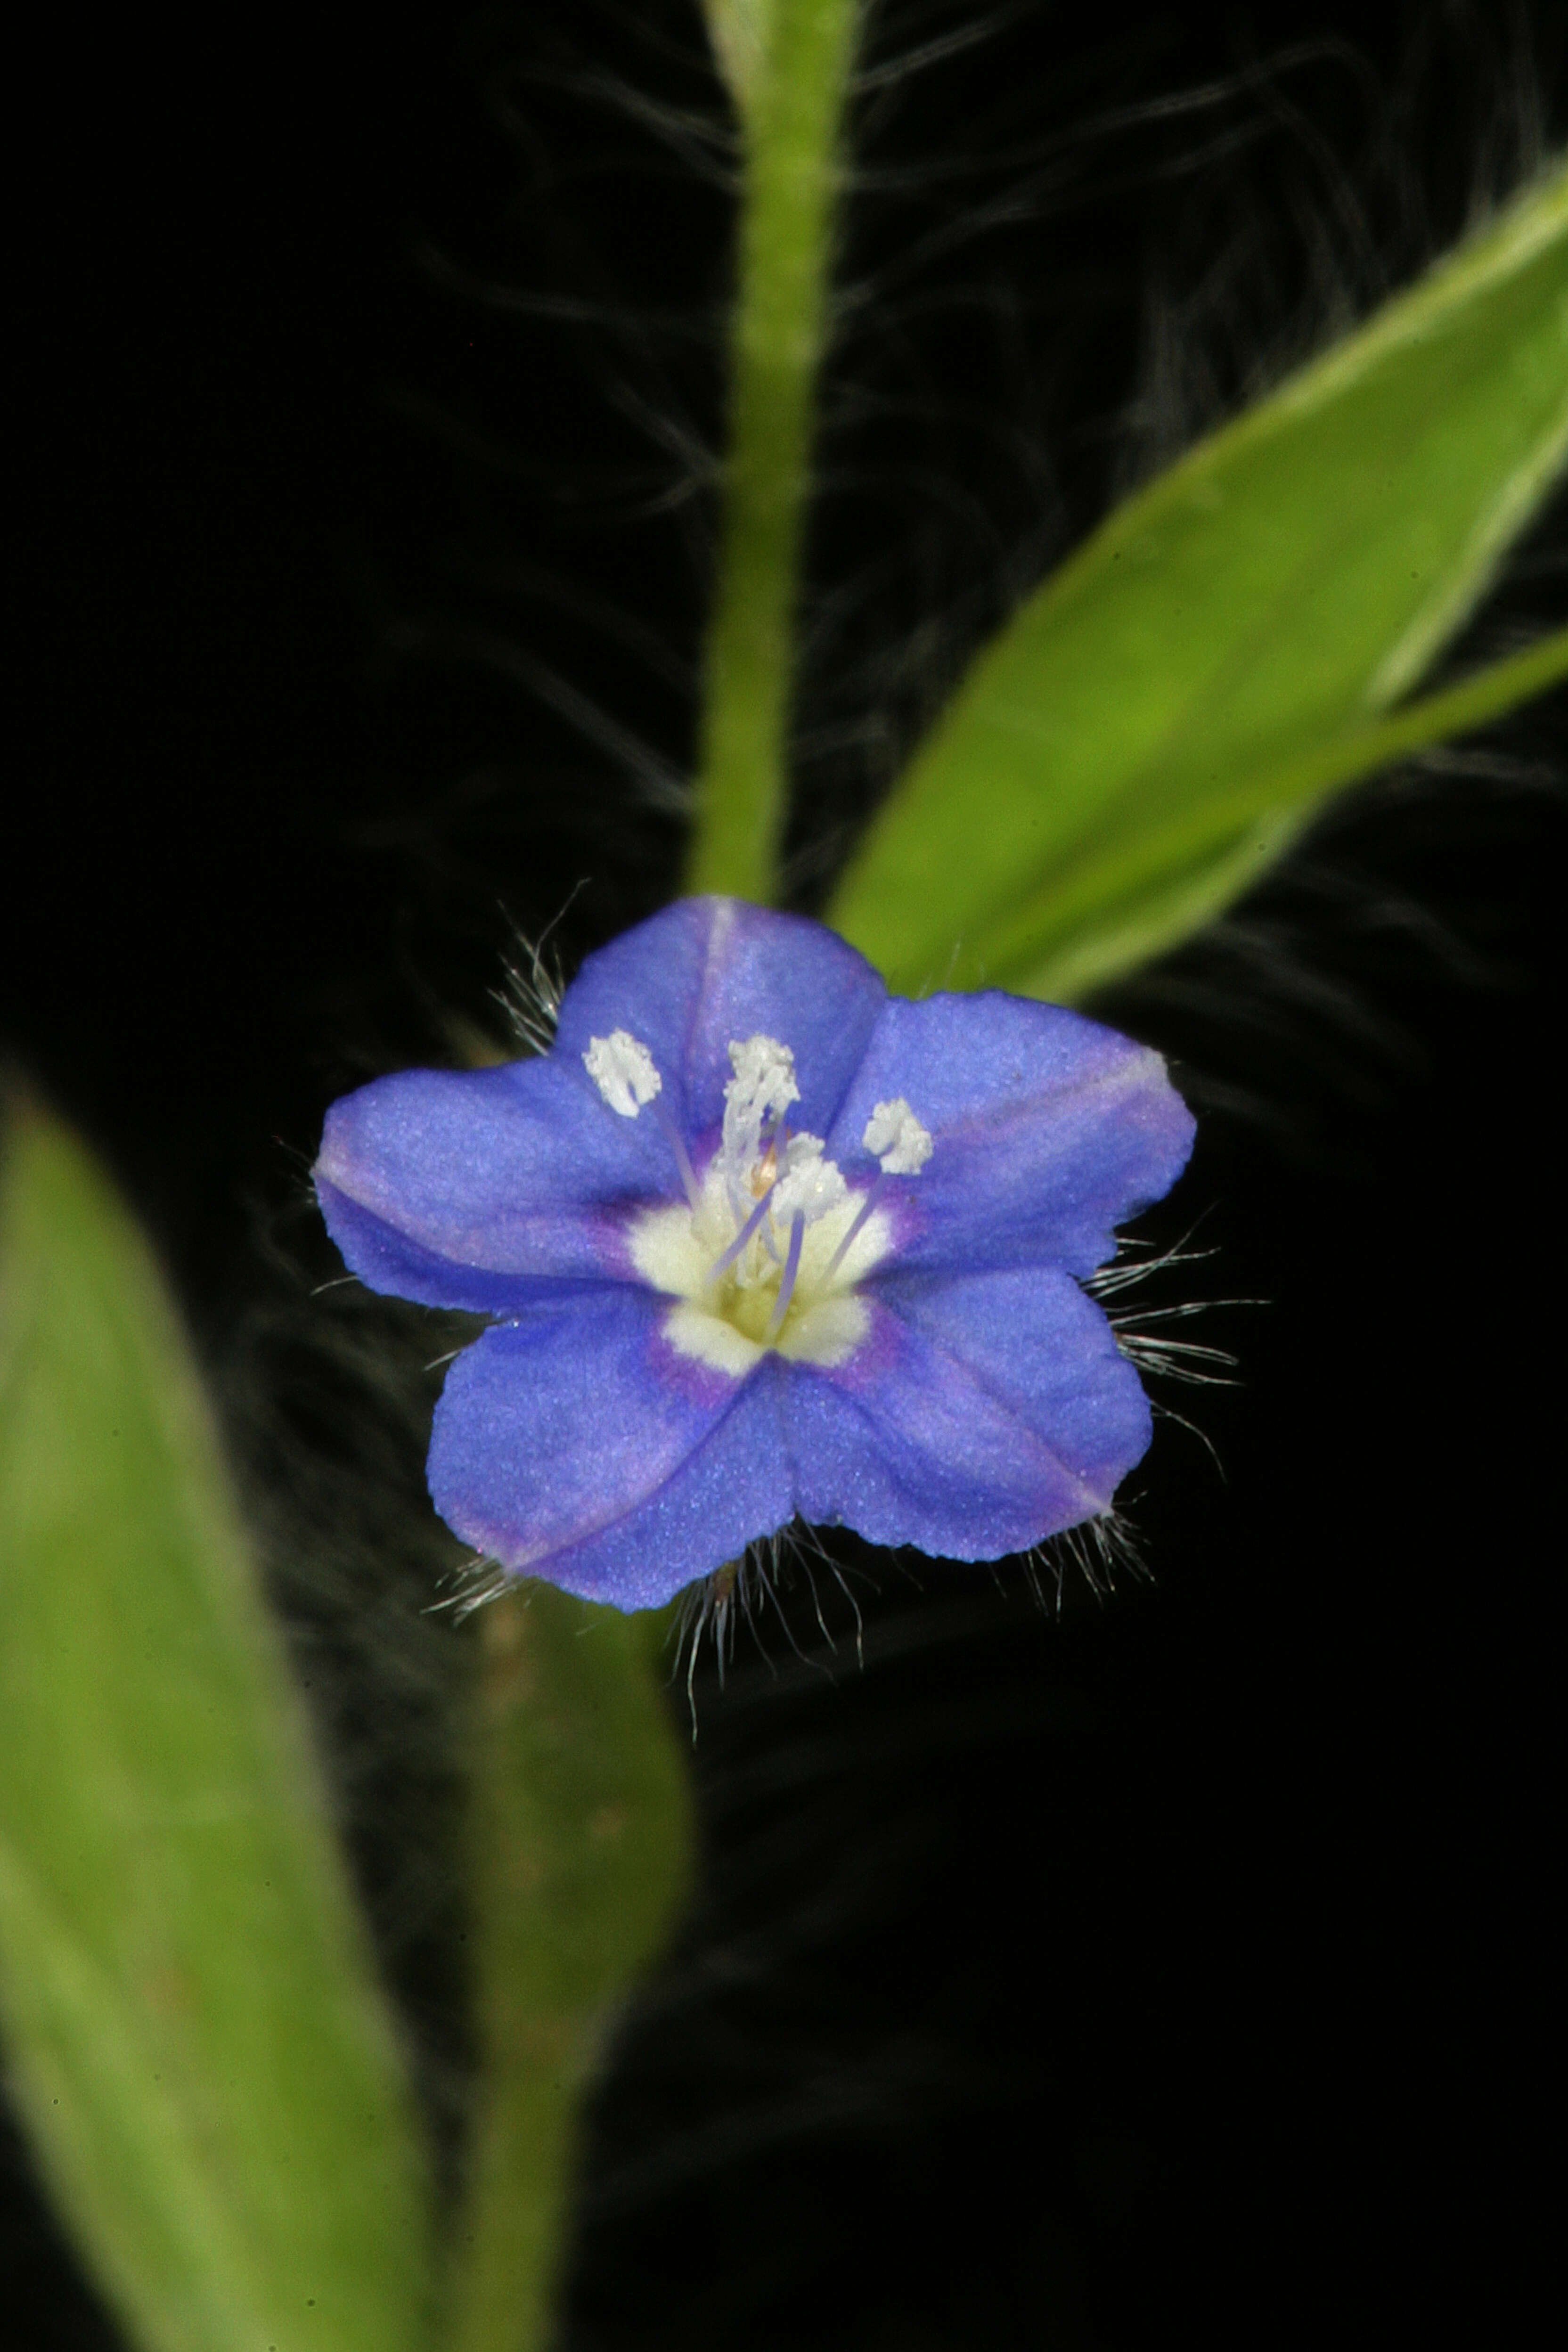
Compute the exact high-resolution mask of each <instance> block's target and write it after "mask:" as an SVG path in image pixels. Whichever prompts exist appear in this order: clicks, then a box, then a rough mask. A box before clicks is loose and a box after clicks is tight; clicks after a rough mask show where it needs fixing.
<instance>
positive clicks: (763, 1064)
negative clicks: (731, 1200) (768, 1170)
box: [723, 1036, 800, 1176]
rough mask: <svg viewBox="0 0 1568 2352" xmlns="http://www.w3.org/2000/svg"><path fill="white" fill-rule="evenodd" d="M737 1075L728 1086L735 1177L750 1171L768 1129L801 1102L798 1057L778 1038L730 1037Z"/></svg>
mask: <svg viewBox="0 0 1568 2352" xmlns="http://www.w3.org/2000/svg"><path fill="white" fill-rule="evenodd" d="M730 1066H731V1068H732V1069H733V1071H734V1073H735V1075H734V1076H733V1077H732V1078H731V1080H730V1082H729V1084H728V1085H727V1086H726V1087H725V1088H724V1145H723V1153H724V1164H725V1166H726V1167H727V1168H728V1169H730V1170H731V1171H733V1172H734V1173H735V1174H736V1175H738V1176H739V1175H742V1174H744V1173H745V1172H746V1171H749V1169H750V1167H751V1164H752V1160H754V1159H755V1158H756V1156H757V1153H758V1150H760V1148H761V1145H762V1137H763V1128H764V1127H765V1126H766V1125H767V1124H768V1123H769V1122H770V1121H772V1120H777V1119H780V1118H783V1117H784V1113H785V1111H786V1110H787V1109H788V1108H789V1107H790V1105H791V1103H793V1102H798V1101H799V1100H800V1088H799V1087H797V1086H796V1084H795V1055H793V1054H792V1053H791V1052H790V1049H789V1047H788V1046H787V1045H780V1044H779V1042H778V1039H777V1038H776V1037H763V1036H756V1037H748V1038H746V1039H745V1040H744V1041H743V1042H737V1041H736V1040H734V1039H731V1045H730Z"/></svg>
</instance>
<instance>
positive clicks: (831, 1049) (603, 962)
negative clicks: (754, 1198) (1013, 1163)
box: [554, 898, 918, 1142]
mask: <svg viewBox="0 0 1568 2352" xmlns="http://www.w3.org/2000/svg"><path fill="white" fill-rule="evenodd" d="M887 995H888V992H887V990H886V988H885V987H884V986H883V984H882V982H881V980H880V978H879V976H878V974H877V973H876V972H875V971H873V970H872V968H871V966H870V965H869V964H868V962H867V961H866V959H865V958H864V956H861V955H858V954H857V952H856V950H854V949H853V948H851V947H848V946H847V945H846V944H845V942H844V940H841V939H839V938H838V937H837V933H835V932H833V931H829V930H825V929H824V928H823V927H822V925H821V924H820V923H813V922H808V921H807V920H806V919H805V918H804V917H803V916H799V915H780V914H775V913H773V912H772V911H771V910H770V909H769V908H764V907H751V906H747V905H746V904H745V903H744V902H743V901H742V900H741V899H739V898H682V899H680V900H679V901H678V902H677V903H676V904H675V905H674V906H673V907H667V908H664V909H663V911H662V912H661V913H659V914H657V915H654V916H652V917H651V918H650V919H649V920H648V921H647V922H646V923H639V924H638V925H637V929H635V930H631V931H626V932H624V933H623V934H622V936H621V937H620V938H619V939H617V940H612V941H611V942H610V944H609V946H608V947H606V948H601V949H600V950H599V951H598V953H597V954H596V955H591V956H589V957H587V958H586V959H585V960H584V964H583V968H582V970H581V971H580V972H579V973H578V975H577V977H576V979H575V980H574V982H573V983H572V985H571V987H570V988H569V989H568V990H567V992H566V995H565V997H564V999H563V1003H562V1006H561V1021H560V1027H559V1030H558V1033H557V1037H556V1044H555V1049H554V1051H555V1056H556V1057H560V1058H562V1059H564V1060H568V1061H572V1062H575V1061H576V1059H577V1057H578V1056H579V1055H582V1054H584V1053H586V1052H587V1050H588V1047H589V1045H590V1044H591V1042H592V1040H593V1039H594V1038H595V1036H599V1037H607V1036H609V1035H610V1034H611V1033H612V1032H613V1031H615V1030H616V1029H625V1030H626V1031H627V1032H628V1033H629V1034H631V1035H632V1036H634V1037H636V1038H637V1040H638V1042H639V1043H640V1044H642V1045H646V1046H647V1048H648V1050H649V1052H650V1053H651V1054H652V1055H653V1058H654V1061H655V1063H656V1064H657V1066H658V1070H659V1072H660V1074H661V1076H662V1077H663V1079H664V1083H665V1087H666V1089H667V1093H666V1097H665V1098H666V1100H667V1101H668V1104H669V1108H670V1110H671V1112H672V1113H673V1115H674V1117H675V1119H676V1121H677V1124H678V1125H679V1128H680V1129H681V1131H682V1133H683V1134H684V1135H685V1136H686V1137H687V1139H688V1140H689V1141H692V1142H695V1140H696V1139H697V1138H698V1137H700V1136H701V1135H703V1134H705V1133H706V1132H707V1131H708V1130H709V1129H710V1128H715V1127H717V1126H718V1125H719V1122H720V1120H721V1118H722V1117H723V1112H724V1085H725V1081H726V1080H727V1079H728V1078H730V1077H731V1076H732V1072H731V1064H730V1055H729V1046H730V1043H731V1039H734V1040H736V1041H737V1042H739V1041H742V1040H744V1039H745V1038H748V1037H753V1036H756V1035H758V1034H762V1035H764V1036H768V1037H776V1038H778V1039H779V1040H780V1041H781V1042H782V1043H783V1044H784V1045H787V1046H789V1048H790V1049H791V1051H792V1052H793V1054H794V1055H795V1075H796V1077H797V1079H798V1081H799V1085H800V1104H799V1108H798V1115H797V1116H795V1117H792V1119H791V1125H792V1126H799V1127H805V1128H809V1129H811V1130H812V1132H813V1133H814V1134H818V1135H820V1134H822V1133H823V1132H824V1131H825V1130H826V1127H827V1125H828V1123H829V1122H830V1120H831V1119H832V1118H833V1117H834V1115H835V1113H836V1111H837V1108H838V1105H839V1102H840V1101H841V1099H842V1097H843V1095H844V1091H845V1088H846V1087H847V1086H848V1084H849V1082H850V1080H851V1078H852V1077H853V1076H854V1075H855V1071H856V1068H857V1066H858V1063H859V1061H860V1057H861V1055H863V1054H864V1052H865V1050H866V1046H867V1043H868V1040H869V1038H870V1036H871V1034H872V1031H873V1029H874V1028H875V1026H876V1023H877V1018H878V1015H879V1013H881V1011H882V1008H883V1006H884V1005H885V1004H886V1003H887ZM917 1108H918V1106H917ZM645 1123H647V1122H645V1121H640V1120H639V1121H638V1124H639V1125H642V1124H645ZM864 1123H865V1122H864V1121H863V1120H862V1122H861V1124H862V1125H864ZM627 1124H630V1122H629V1121H628V1122H627Z"/></svg>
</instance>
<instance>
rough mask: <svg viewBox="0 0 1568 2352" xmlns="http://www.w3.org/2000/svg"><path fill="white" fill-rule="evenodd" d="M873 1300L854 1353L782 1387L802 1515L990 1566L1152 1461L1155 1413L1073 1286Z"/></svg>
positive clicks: (932, 1284) (1018, 1276)
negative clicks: (869, 1331) (867, 1331)
mask: <svg viewBox="0 0 1568 2352" xmlns="http://www.w3.org/2000/svg"><path fill="white" fill-rule="evenodd" d="M876 1301H877V1318H876V1324H875V1328H874V1331H873V1335H872V1337H871V1339H870V1341H869V1342H868V1346H867V1347H866V1349H864V1350H863V1351H862V1352H861V1353H860V1354H858V1355H857V1356H855V1357H854V1358H852V1359H851V1360H850V1361H849V1362H848V1363H847V1365H845V1366H844V1367H842V1369H840V1370H837V1371H806V1370H803V1371H802V1373H801V1375H800V1377H799V1378H798V1379H796V1380H795V1381H792V1383H791V1386H790V1393H789V1399H788V1405H787V1423H786V1425H787V1430H788V1436H789V1444H790V1450H791V1454H792V1456H793V1459H794V1462H795V1472H796V1477H797V1480H798V1494H799V1505H798V1507H799V1508H800V1510H801V1513H802V1515H803V1516H804V1517H808V1518H812V1519H816V1520H819V1521H833V1520H838V1521H841V1522H842V1523H843V1524H844V1525H846V1526H847V1527H851V1528H855V1529H856V1530H857V1531H858V1533H859V1534H861V1535H863V1536H865V1537H867V1538H868V1539H869V1540H870V1541H871V1542H873V1543H884V1544H912V1545H914V1546H915V1547H916V1548H917V1549H920V1550H921V1551H928V1552H932V1553H937V1554H940V1555H942V1556H944V1557H946V1558H948V1559H1000V1558H1001V1557H1002V1556H1003V1555H1004V1554H1005V1553H1006V1552H1010V1551H1020V1550H1025V1549H1027V1548H1028V1547H1029V1546H1030V1545H1032V1544H1036V1543H1039V1542H1041V1541H1042V1540H1043V1539H1044V1538H1046V1537H1047V1536H1048V1535H1053V1534H1055V1533H1057V1532H1058V1530H1059V1529H1060V1528H1068V1527H1075V1526H1077V1525H1078V1524H1079V1522H1080V1521H1082V1520H1084V1519H1086V1518H1091V1517H1096V1516H1097V1515H1098V1514H1099V1513H1100V1512H1101V1511H1103V1510H1104V1509H1105V1508H1106V1507H1108V1506H1109V1504H1110V1499H1111V1496H1113V1494H1114V1493H1115V1491H1116V1487H1117V1485H1118V1483H1119V1482H1120V1481H1121V1478H1123V1477H1124V1476H1125V1475H1126V1474H1127V1472H1128V1471H1129V1470H1130V1469H1131V1467H1132V1466H1133V1465H1134V1464H1135V1463H1136V1462H1138V1461H1139V1460H1140V1459H1141V1458H1142V1454H1144V1453H1145V1452H1146V1450H1147V1448H1148V1444H1149V1436H1150V1419H1149V1407H1148V1403H1147V1402H1146V1400H1145V1398H1144V1396H1143V1392H1142V1388H1141V1386H1140V1385H1139V1381H1138V1377H1137V1374H1136V1373H1135V1372H1134V1370H1133V1369H1132V1367H1131V1364H1129V1363H1128V1362H1127V1361H1126V1360H1125V1359H1124V1358H1123V1357H1122V1356H1121V1354H1120V1353H1119V1352H1118V1350H1117V1346H1116V1339H1115V1335H1114V1333H1113V1332H1112V1331H1111V1329H1110V1326H1109V1325H1108V1324H1107V1322H1106V1320H1105V1318H1104V1316H1103V1315H1102V1314H1101V1312H1100V1309H1099V1307H1096V1306H1095V1304H1094V1303H1093V1301H1092V1300H1091V1299H1089V1298H1087V1297H1085V1296H1084V1294H1083V1292H1082V1291H1081V1290H1080V1289H1079V1287H1078V1285H1077V1284H1076V1283H1075V1282H1074V1281H1073V1280H1072V1279H1071V1277H1070V1276H1068V1275H1066V1274H1063V1273H1061V1272H1060V1271H1058V1270H1057V1269H1054V1268H1041V1269H1037V1270H1034V1269H1031V1270H1029V1271H1027V1272H994V1273H986V1274H980V1275H975V1276H952V1277H946V1276H921V1277H908V1278H906V1279H905V1280H903V1281H901V1282H889V1283H885V1284H882V1285H880V1286H878V1289H877V1292H876Z"/></svg>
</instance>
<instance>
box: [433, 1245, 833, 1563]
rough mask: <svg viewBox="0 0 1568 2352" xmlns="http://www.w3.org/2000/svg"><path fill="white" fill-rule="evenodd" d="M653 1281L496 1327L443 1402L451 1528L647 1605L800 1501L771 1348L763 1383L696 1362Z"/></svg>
mask: <svg viewBox="0 0 1568 2352" xmlns="http://www.w3.org/2000/svg"><path fill="white" fill-rule="evenodd" d="M668 1311H669V1302H668V1299H666V1298H662V1297H658V1296H657V1295H655V1294H654V1293H652V1292H648V1291H641V1290H635V1289H608V1288H606V1289H605V1290H602V1291H597V1292H588V1293H579V1294H578V1295H577V1296H576V1297H575V1298H574V1299H573V1300H572V1301H570V1302H569V1303H563V1305H562V1306H561V1307H559V1308H551V1309H535V1310H533V1311H532V1312H531V1313H530V1314H528V1315H526V1316H524V1317H523V1318H521V1320H520V1321H519V1322H517V1323H514V1324H507V1325H503V1326H502V1327H501V1328H499V1329H496V1330H492V1331H487V1332H485V1333H484V1334H483V1335H482V1337H481V1338H480V1339H479V1341H478V1342H477V1344H476V1345H475V1346H474V1347H472V1348H470V1349H468V1351H467V1353H466V1354H464V1355H461V1356H459V1357H458V1360H457V1362H456V1363H455V1364H454V1365H453V1366H452V1369H451V1370H450V1372H449V1373H448V1374H447V1385H446V1388H445V1390H444V1391H443V1392H442V1396H441V1401H440V1402H439V1404H438V1405H437V1408H436V1422H435V1429H434V1432H433V1434H432V1437H431V1444H430V1463H429V1480H430V1494H431V1498H432V1500H433V1501H434V1503H435V1505H436V1508H437V1510H438V1511H439V1512H440V1514H441V1517H443V1518H444V1519H445V1520H446V1521H447V1524H448V1526H450V1527H452V1528H456V1530H457V1532H458V1534H459V1535H460V1536H462V1537H464V1538H466V1539H467V1540H468V1542H469V1543H471V1544H473V1545H475V1546H476V1547H477V1548H478V1549H479V1550H480V1551H483V1552H486V1553H488V1554H489V1555H490V1556H491V1557H493V1558H494V1559H499V1560H500V1561H501V1563H502V1564H503V1566H505V1567H507V1568H510V1569H513V1570H518V1571H520V1572H523V1573H527V1574H530V1575H535V1576H543V1577H548V1578H549V1580H550V1581H551V1582H552V1584H559V1585H562V1586H563V1587H564V1589H565V1590H566V1591H568V1592H578V1593H581V1594H582V1595H583V1596H584V1599H585V1600H590V1601H610V1602H613V1603H614V1604H615V1606H616V1608H619V1609H651V1608H655V1607H657V1606H658V1603H659V1602H661V1601H668V1599H669V1597H670V1595H671V1594H672V1593H675V1592H678V1591H679V1590H680V1588H681V1586H682V1585H684V1584H689V1583H690V1582H691V1580H692V1579H693V1578H694V1577H699V1576H705V1575H707V1574H709V1573H710V1571H711V1570H714V1569H716V1568H720V1567H722V1565H723V1563H724V1562H725V1561H726V1560H727V1559H733V1558H734V1557H735V1556H736V1554H737V1553H738V1552H740V1551H741V1550H742V1549H743V1548H744V1546H745V1545H746V1544H747V1543H748V1542H749V1541H750V1540H751V1538H752V1537H753V1536H757V1535H768V1534H771V1533H772V1532H773V1529H774V1528H778V1527H782V1526H783V1525H784V1522H785V1521H786V1520H787V1519H788V1518H789V1517H790V1514H791V1511H792V1509H793V1507H794V1505H793V1499H792V1496H791V1492H790V1483H789V1475H788V1469H787V1465H786V1462H785V1457H784V1444H783V1439H782V1432H781V1425H780V1419H779V1412H778V1407H777V1402H776V1395H775V1389H776V1360H770V1361H765V1362H764V1363H763V1365H761V1366H759V1368H758V1370H757V1372H756V1373H755V1374H753V1375H752V1377H751V1378H750V1379H748V1380H744V1381H737V1380H735V1379H733V1378H731V1376H729V1375H728V1374H725V1373H720V1372H715V1371H713V1370H710V1368H709V1367H707V1366H705V1365H702V1364H699V1363H696V1362H693V1361H692V1360H690V1359H689V1358H684V1357H681V1356H679V1355H678V1354H677V1352H676V1351H675V1350H674V1349H672V1348H671V1347H670V1346H669V1343H668V1340H666V1339H664V1337H663V1336H662V1328H661V1327H662V1325H663V1323H664V1320H665V1318H666V1317H667V1315H668Z"/></svg>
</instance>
